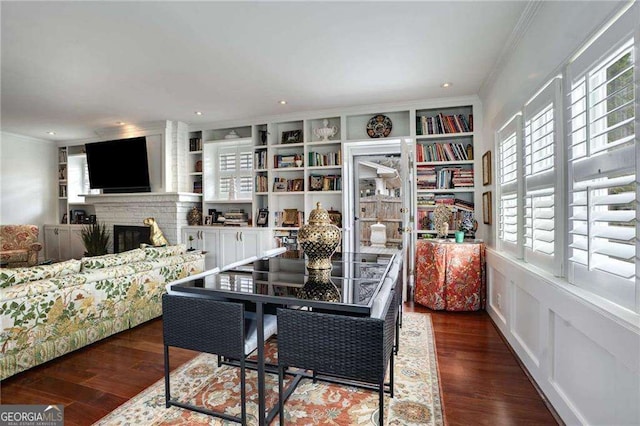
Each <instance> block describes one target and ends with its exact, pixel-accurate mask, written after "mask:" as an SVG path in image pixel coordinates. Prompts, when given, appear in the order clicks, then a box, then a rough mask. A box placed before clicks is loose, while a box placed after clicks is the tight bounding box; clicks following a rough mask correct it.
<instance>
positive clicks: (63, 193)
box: [58, 146, 69, 223]
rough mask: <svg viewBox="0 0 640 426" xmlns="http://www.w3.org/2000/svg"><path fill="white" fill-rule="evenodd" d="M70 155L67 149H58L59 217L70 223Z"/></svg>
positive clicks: (62, 220) (63, 221)
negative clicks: (68, 206) (68, 202)
mask: <svg viewBox="0 0 640 426" xmlns="http://www.w3.org/2000/svg"><path fill="white" fill-rule="evenodd" d="M68 173H69V153H68V151H67V147H66V146H65V147H61V148H58V217H59V218H60V221H61V222H62V223H69V219H68V215H67V214H66V213H67V198H68V188H69V186H68Z"/></svg>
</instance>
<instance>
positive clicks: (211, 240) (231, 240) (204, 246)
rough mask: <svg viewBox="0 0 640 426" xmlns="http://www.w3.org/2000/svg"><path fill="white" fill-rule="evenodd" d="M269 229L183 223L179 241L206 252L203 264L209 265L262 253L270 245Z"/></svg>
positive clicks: (218, 264)
mask: <svg viewBox="0 0 640 426" xmlns="http://www.w3.org/2000/svg"><path fill="white" fill-rule="evenodd" d="M270 232H271V231H270V230H269V229H267V228H246V227H243V228H239V227H238V228H231V227H225V228H221V227H219V228H216V227H209V226H187V227H183V228H182V241H183V242H184V243H185V244H186V245H187V248H193V249H196V250H202V251H204V252H206V253H205V266H206V268H207V269H211V268H215V267H216V266H218V267H223V266H224V265H228V264H229V263H232V262H235V261H238V260H241V259H246V258H247V257H251V256H258V255H260V254H262V253H263V252H264V251H265V250H267V249H268V248H270V247H267V243H268V242H269V241H271V238H270ZM189 236H192V237H193V240H192V241H189Z"/></svg>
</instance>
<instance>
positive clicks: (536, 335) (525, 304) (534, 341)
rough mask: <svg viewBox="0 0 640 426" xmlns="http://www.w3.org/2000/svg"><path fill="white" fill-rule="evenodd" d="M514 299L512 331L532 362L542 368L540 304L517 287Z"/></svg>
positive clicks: (515, 286)
mask: <svg viewBox="0 0 640 426" xmlns="http://www.w3.org/2000/svg"><path fill="white" fill-rule="evenodd" d="M513 298H514V303H513V306H514V311H513V316H512V318H513V324H512V327H511V331H512V333H513V336H514V337H515V338H516V339H518V342H520V345H522V348H523V349H524V350H526V351H527V352H528V354H529V356H530V357H531V360H532V361H533V362H534V363H535V364H536V366H540V360H539V359H540V313H541V310H540V303H539V302H538V301H537V300H536V299H535V298H534V297H533V296H531V295H530V294H529V293H527V292H526V291H524V290H523V289H522V288H521V287H519V286H517V285H514V286H513Z"/></svg>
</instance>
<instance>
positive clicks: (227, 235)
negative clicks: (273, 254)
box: [218, 228, 265, 266]
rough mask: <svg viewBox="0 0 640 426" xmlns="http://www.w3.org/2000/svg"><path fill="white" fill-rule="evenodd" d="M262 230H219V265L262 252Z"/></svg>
mask: <svg viewBox="0 0 640 426" xmlns="http://www.w3.org/2000/svg"><path fill="white" fill-rule="evenodd" d="M264 232H265V231H264V230H258V229H250V228H230V229H221V230H220V256H219V257H218V258H219V261H220V263H219V265H220V266H224V265H228V264H230V263H233V262H236V261H238V260H242V259H246V258H247V257H251V256H258V255H259V254H261V253H262V252H263V251H264V247H263V246H262V244H263V243H262V234H263V233H264Z"/></svg>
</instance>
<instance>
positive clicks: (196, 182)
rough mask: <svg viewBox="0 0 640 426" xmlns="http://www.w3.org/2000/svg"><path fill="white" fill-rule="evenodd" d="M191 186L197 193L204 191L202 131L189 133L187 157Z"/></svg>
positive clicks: (192, 190)
mask: <svg viewBox="0 0 640 426" xmlns="http://www.w3.org/2000/svg"><path fill="white" fill-rule="evenodd" d="M187 168H188V176H189V188H190V189H191V192H193V193H195V194H202V191H203V183H202V181H203V162H202V132H191V133H189V153H188V158H187Z"/></svg>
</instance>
